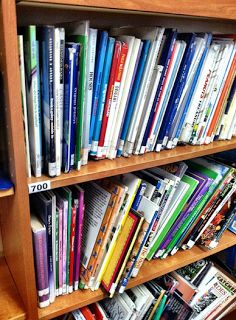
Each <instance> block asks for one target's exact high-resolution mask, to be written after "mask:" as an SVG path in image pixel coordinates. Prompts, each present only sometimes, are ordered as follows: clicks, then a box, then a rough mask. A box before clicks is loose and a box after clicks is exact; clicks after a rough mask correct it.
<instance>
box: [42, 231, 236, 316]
mask: <svg viewBox="0 0 236 320" xmlns="http://www.w3.org/2000/svg"><path fill="white" fill-rule="evenodd" d="M235 244H236V236H235V235H234V234H233V233H231V232H229V231H225V232H224V235H223V237H222V239H221V241H220V243H219V245H218V247H216V248H215V249H213V250H203V249H201V248H199V247H197V246H194V247H193V248H192V249H191V250H189V251H179V252H177V253H176V254H175V255H174V256H172V257H167V258H166V259H164V260H152V261H145V262H144V265H143V266H142V268H141V270H140V272H139V274H138V276H137V277H136V278H133V279H131V280H130V281H129V284H128V288H132V287H135V286H137V285H139V284H141V283H144V282H147V281H149V280H152V279H154V278H157V277H159V276H162V275H164V274H166V273H168V272H171V271H174V270H176V269H178V268H181V267H183V266H185V265H187V264H190V263H192V262H195V261H197V260H200V259H203V258H206V257H208V256H210V255H212V254H214V253H216V252H219V251H221V250H224V249H226V248H229V247H231V246H233V245H235ZM105 296H106V294H105V293H104V292H103V291H102V289H99V290H97V291H94V292H92V291H90V290H82V291H81V290H79V291H75V292H73V293H72V294H69V295H65V296H62V297H58V298H56V301H55V302H54V303H53V304H51V305H50V306H49V307H47V308H44V309H38V314H39V319H43V320H46V319H52V318H54V317H56V316H59V315H61V314H63V313H66V312H69V311H72V310H75V309H77V308H81V307H82V306H86V305H88V304H91V303H93V302H95V301H99V300H102V299H103V298H104V297H105Z"/></svg>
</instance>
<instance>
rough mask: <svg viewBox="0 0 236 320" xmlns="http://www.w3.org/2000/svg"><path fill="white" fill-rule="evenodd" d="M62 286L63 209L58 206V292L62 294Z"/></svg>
mask: <svg viewBox="0 0 236 320" xmlns="http://www.w3.org/2000/svg"><path fill="white" fill-rule="evenodd" d="M62 287H63V209H62V208H59V217H58V294H59V295H62Z"/></svg>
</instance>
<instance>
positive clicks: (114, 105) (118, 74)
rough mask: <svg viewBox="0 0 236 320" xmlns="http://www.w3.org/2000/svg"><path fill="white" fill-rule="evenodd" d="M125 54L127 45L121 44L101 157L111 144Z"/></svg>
mask: <svg viewBox="0 0 236 320" xmlns="http://www.w3.org/2000/svg"><path fill="white" fill-rule="evenodd" d="M127 54H128V45H127V44H126V43H124V42H122V47H121V53H120V57H119V61H118V63H117V65H118V68H117V70H116V76H115V82H114V89H113V94H112V100H111V105H110V109H109V118H108V123H107V129H106V134H105V140H104V148H103V157H106V156H107V153H108V149H109V146H110V144H111V139H112V137H111V133H112V132H113V131H112V127H113V126H114V123H113V122H114V117H115V114H116V108H117V103H118V97H119V92H120V85H121V79H122V76H123V71H124V66H125V62H126V58H127Z"/></svg>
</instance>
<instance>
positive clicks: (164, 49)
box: [19, 21, 236, 177]
mask: <svg viewBox="0 0 236 320" xmlns="http://www.w3.org/2000/svg"><path fill="white" fill-rule="evenodd" d="M65 33H66V36H67V38H65ZM65 39H67V41H69V42H65ZM235 50H236V45H235V35H214V36H212V34H210V33H200V34H198V33H196V34H195V33H179V32H177V30H176V29H164V28H161V27H140V28H132V27H130V28H127V27H121V28H114V29H111V30H110V31H109V34H108V32H107V31H102V30H99V31H98V30H97V29H92V28H90V25H89V21H84V22H72V23H68V24H67V25H66V26H62V27H54V26H44V27H36V26H35V25H31V26H28V27H26V28H25V30H24V31H23V32H22V34H21V35H19V52H20V70H21V83H22V101H23V112H24V123H25V140H26V151H27V163H28V165H27V168H28V175H30V174H31V165H32V168H33V173H34V175H35V176H37V177H39V176H40V175H41V173H42V168H44V170H45V172H46V173H48V174H49V176H55V175H60V173H61V169H62V170H63V171H64V172H68V171H70V169H72V168H76V169H80V166H81V165H85V164H87V161H88V156H89V155H90V156H91V158H93V159H103V158H109V159H114V158H115V157H119V156H121V155H123V156H130V155H131V154H143V153H145V152H149V151H160V150H162V149H165V148H167V149H172V148H174V147H175V146H176V145H177V144H178V143H180V142H182V143H191V144H194V145H196V144H203V143H205V144H207V143H210V142H212V141H213V140H214V139H223V140H224V139H231V137H232V135H233V134H235V131H236V120H235V119H236V117H235V112H236V92H235V89H236V79H235V71H236V54H235ZM40 83H41V87H40ZM42 141H43V143H42ZM42 159H44V165H42ZM30 164H31V165H30Z"/></svg>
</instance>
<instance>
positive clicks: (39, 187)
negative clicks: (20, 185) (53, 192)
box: [28, 180, 51, 193]
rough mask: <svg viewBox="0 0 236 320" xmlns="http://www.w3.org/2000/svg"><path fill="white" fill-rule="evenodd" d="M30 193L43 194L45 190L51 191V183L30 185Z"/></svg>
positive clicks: (44, 182)
mask: <svg viewBox="0 0 236 320" xmlns="http://www.w3.org/2000/svg"><path fill="white" fill-rule="evenodd" d="M28 187H29V193H36V192H41V191H45V190H50V189H51V181H50V180H47V181H43V182H35V183H29V184H28Z"/></svg>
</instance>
